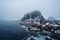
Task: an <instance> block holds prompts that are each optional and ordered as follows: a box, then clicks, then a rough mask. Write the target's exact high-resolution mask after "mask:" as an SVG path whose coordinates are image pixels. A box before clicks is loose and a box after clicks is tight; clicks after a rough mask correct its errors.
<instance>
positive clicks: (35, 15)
mask: <svg viewBox="0 0 60 40" xmlns="http://www.w3.org/2000/svg"><path fill="white" fill-rule="evenodd" d="M30 17H31V18H32V19H35V18H36V17H39V18H40V19H43V20H44V17H43V16H42V14H41V12H39V11H33V12H31V13H27V14H25V15H24V17H23V18H22V19H21V20H22V21H24V20H26V19H30Z"/></svg>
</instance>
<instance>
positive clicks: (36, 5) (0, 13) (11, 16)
mask: <svg viewBox="0 0 60 40" xmlns="http://www.w3.org/2000/svg"><path fill="white" fill-rule="evenodd" d="M59 4H60V0H0V20H19V19H21V18H22V17H23V16H24V14H26V13H28V12H32V11H34V10H38V11H40V12H41V13H42V15H43V16H44V17H45V18H48V17H55V18H56V19H60V5H59Z"/></svg>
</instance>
